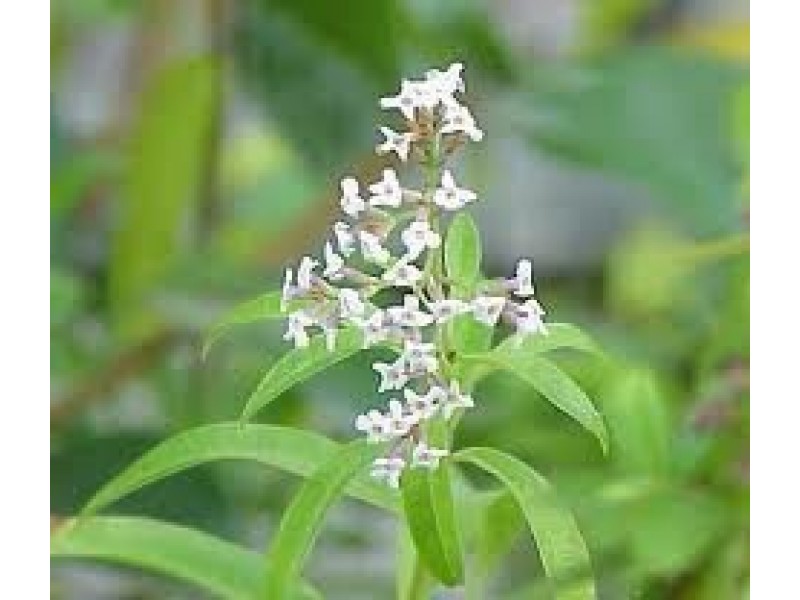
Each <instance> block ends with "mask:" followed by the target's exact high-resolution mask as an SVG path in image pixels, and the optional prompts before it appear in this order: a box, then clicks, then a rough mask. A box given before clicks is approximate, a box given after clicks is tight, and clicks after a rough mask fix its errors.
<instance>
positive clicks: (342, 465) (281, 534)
mask: <svg viewBox="0 0 800 600" xmlns="http://www.w3.org/2000/svg"><path fill="white" fill-rule="evenodd" d="M384 451H385V444H370V443H369V442H367V441H366V440H356V441H353V442H350V443H349V444H346V445H344V446H342V447H341V448H340V449H339V451H338V452H335V453H333V454H331V455H330V458H329V460H328V461H327V462H325V463H324V464H323V465H322V466H321V467H320V468H319V469H317V470H316V471H315V472H314V474H313V475H312V476H311V477H310V478H309V479H307V480H306V481H305V483H304V484H303V485H302V487H301V488H300V490H299V491H298V492H297V494H296V495H295V497H294V499H293V500H292V503H291V504H290V505H289V507H288V508H287V509H286V511H285V512H284V513H283V518H282V519H281V522H280V525H279V526H278V531H277V532H276V533H275V535H274V536H273V538H272V543H271V544H270V547H269V550H268V551H267V558H266V561H267V562H266V565H265V573H266V586H265V593H264V595H263V596H262V597H263V598H265V599H269V600H282V599H283V598H286V597H287V593H288V591H289V590H290V589H291V588H292V587H293V584H294V583H295V582H296V581H297V579H298V577H299V575H300V572H301V570H302V568H303V564H304V563H305V560H306V557H307V556H308V554H309V552H310V551H311V547H312V546H313V544H314V540H315V539H316V537H317V534H318V533H319V530H320V528H321V527H322V522H323V520H324V518H325V515H326V513H327V512H328V509H329V508H330V506H331V505H332V504H333V503H334V502H335V501H336V499H337V498H339V496H340V495H341V494H342V493H343V492H344V488H345V486H346V485H347V484H348V482H349V481H351V480H352V479H353V478H354V477H355V476H356V475H358V474H359V473H360V472H361V471H363V470H364V469H365V468H366V467H367V465H369V464H370V463H371V462H372V461H373V460H374V459H375V458H376V457H377V456H379V455H381V454H382V453H383V452H384Z"/></svg>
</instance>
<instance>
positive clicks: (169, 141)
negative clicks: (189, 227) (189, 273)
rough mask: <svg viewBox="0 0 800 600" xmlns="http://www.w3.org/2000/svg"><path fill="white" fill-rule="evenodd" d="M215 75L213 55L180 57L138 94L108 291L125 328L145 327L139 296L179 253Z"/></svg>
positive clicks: (212, 106) (204, 148)
mask: <svg viewBox="0 0 800 600" xmlns="http://www.w3.org/2000/svg"><path fill="white" fill-rule="evenodd" d="M219 76H220V75H219V65H218V64H217V63H215V62H213V61H212V60H210V59H191V60H188V61H183V62H179V63H176V64H174V65H172V66H171V67H169V68H167V69H166V70H164V71H162V72H160V73H159V74H158V75H157V76H156V78H155V80H154V81H153V82H152V84H151V85H150V86H149V87H148V89H147V90H146V92H145V94H144V97H143V98H142V102H141V109H140V114H139V116H138V119H137V120H136V121H135V123H134V126H133V132H134V133H133V138H132V140H131V141H130V155H129V157H128V165H127V170H126V173H125V175H124V188H123V195H122V203H121V210H120V214H119V217H118V227H117V228H116V229H115V234H114V238H113V241H112V246H113V248H112V258H111V269H110V291H111V298H112V302H113V305H114V307H115V311H116V313H117V316H118V317H120V318H121V319H122V324H123V330H124V331H125V332H128V331H134V332H135V331H137V330H138V329H139V327H140V326H142V324H143V322H144V321H143V319H145V318H146V312H143V308H142V307H143V304H142V303H143V300H144V299H145V296H146V295H147V293H148V292H149V291H150V290H151V288H152V287H153V286H154V284H156V283H157V282H158V281H159V279H160V278H161V277H162V276H163V275H164V274H165V273H166V272H167V270H168V269H169V266H170V264H171V263H172V261H173V259H174V258H175V257H176V255H177V254H178V251H179V238H180V233H181V230H182V229H183V225H184V223H185V219H186V217H187V211H188V208H189V206H190V205H191V204H192V199H193V196H194V195H195V194H196V192H197V187H198V183H199V182H200V179H201V176H202V169H203V167H204V164H205V159H206V156H207V153H208V152H209V146H208V140H209V139H210V138H209V132H210V127H211V125H212V122H213V118H214V115H215V111H216V108H217V103H218V100H219V98H218V94H217V90H218V87H219V85H220V84H219Z"/></svg>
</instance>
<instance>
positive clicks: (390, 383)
mask: <svg viewBox="0 0 800 600" xmlns="http://www.w3.org/2000/svg"><path fill="white" fill-rule="evenodd" d="M372 368H373V369H374V370H376V371H377V372H378V373H379V374H380V376H381V383H380V386H379V387H378V391H379V392H385V391H386V390H399V389H400V388H402V387H403V386H404V385H405V384H406V383H408V372H407V371H406V363H405V360H404V359H403V358H402V357H401V358H400V359H398V360H397V361H395V362H393V363H391V364H389V363H383V362H376V363H373V364H372Z"/></svg>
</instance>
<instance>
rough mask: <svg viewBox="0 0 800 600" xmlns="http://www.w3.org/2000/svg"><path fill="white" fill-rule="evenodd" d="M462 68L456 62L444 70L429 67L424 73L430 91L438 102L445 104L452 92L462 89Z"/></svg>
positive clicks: (462, 66) (450, 97)
mask: <svg viewBox="0 0 800 600" xmlns="http://www.w3.org/2000/svg"><path fill="white" fill-rule="evenodd" d="M463 70H464V65H463V64H461V63H459V62H456V63H453V64H451V65H450V66H449V67H447V69H446V70H444V71H440V70H438V69H430V70H429V71H428V72H427V73H425V78H426V79H427V80H428V83H429V84H430V86H431V90H432V92H433V93H434V94H435V95H436V97H437V99H438V100H439V101H440V102H442V103H445V104H446V103H448V102H449V101H452V97H453V94H455V93H456V92H463V91H464V80H463V79H462V78H461V72H462V71H463Z"/></svg>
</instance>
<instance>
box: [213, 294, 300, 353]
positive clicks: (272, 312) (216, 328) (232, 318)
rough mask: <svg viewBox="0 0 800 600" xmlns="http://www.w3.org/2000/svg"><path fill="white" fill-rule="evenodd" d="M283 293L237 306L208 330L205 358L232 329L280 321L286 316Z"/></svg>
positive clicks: (260, 297)
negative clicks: (251, 324) (257, 323)
mask: <svg viewBox="0 0 800 600" xmlns="http://www.w3.org/2000/svg"><path fill="white" fill-rule="evenodd" d="M281 295H282V294H281V292H267V293H266V294H262V295H261V296H258V297H257V298H252V299H250V300H247V301H246V302H242V303H241V304H238V305H236V306H235V307H233V308H232V309H231V310H230V311H228V312H227V313H225V315H223V316H222V317H220V318H219V319H218V320H217V321H216V322H215V323H214V324H213V325H212V326H211V328H210V329H209V330H208V335H207V336H206V339H205V342H204V344H203V356H205V355H206V354H208V351H209V350H210V349H211V346H212V345H213V344H214V342H216V341H217V340H218V339H219V338H220V337H222V336H223V335H224V334H225V333H226V332H227V331H228V330H229V329H230V328H231V327H233V326H235V325H245V324H247V323H255V322H256V321H261V320H263V319H279V318H281V317H283V316H285V313H283V312H281Z"/></svg>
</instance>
